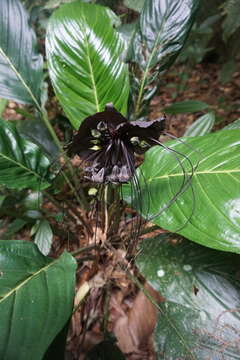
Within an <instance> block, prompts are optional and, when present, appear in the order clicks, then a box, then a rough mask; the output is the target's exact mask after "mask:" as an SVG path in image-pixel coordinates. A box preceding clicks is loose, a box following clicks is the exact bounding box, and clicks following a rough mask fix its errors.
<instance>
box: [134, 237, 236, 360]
mask: <svg viewBox="0 0 240 360" xmlns="http://www.w3.org/2000/svg"><path fill="white" fill-rule="evenodd" d="M169 240H170V241H169ZM140 254H141V255H140V256H139V257H138V258H137V265H138V267H139V269H140V271H141V273H142V274H143V276H144V277H145V278H146V279H147V280H148V281H149V282H150V284H151V285H152V286H153V287H154V288H155V289H156V290H157V291H159V292H160V293H161V295H162V296H163V297H164V298H165V299H166V301H165V302H164V303H162V304H161V307H160V314H159V320H158V324H157V328H156V330H155V348H156V349H157V354H158V359H171V360H179V359H180V358H181V359H186V360H187V359H189V360H190V359H191V360H193V359H194V360H206V359H211V360H220V359H224V360H232V359H240V348H239V329H240V315H239V302H240V281H239V278H238V277H237V271H238V270H239V266H238V264H239V259H238V256H237V255H233V254H226V253H222V252H220V251H214V250H210V249H207V248H205V247H202V246H199V245H196V244H193V243H190V242H187V241H180V242H177V243H176V242H175V245H173V243H172V242H171V239H164V236H163V237H158V238H155V239H146V240H145V241H144V242H143V244H142V246H141V252H140Z"/></svg>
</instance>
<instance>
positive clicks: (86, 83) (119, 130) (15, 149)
mask: <svg viewBox="0 0 240 360" xmlns="http://www.w3.org/2000/svg"><path fill="white" fill-rule="evenodd" d="M61 2H66V4H62V5H61V6H59V5H60V3H61ZM96 3H97V1H92V2H91V1H75V2H71V1H59V0H58V1H51V2H48V4H47V5H46V4H44V5H45V10H44V11H46V8H47V12H48V11H49V12H51V11H52V10H51V9H52V8H54V9H55V8H57V9H56V10H54V12H53V14H52V15H51V17H50V19H49V21H48V25H47V34H46V54H47V63H46V66H44V62H43V60H44V59H43V56H42V55H41V54H40V52H38V50H37V39H36V36H35V34H34V31H33V29H32V28H31V26H30V25H29V16H28V13H27V11H26V9H25V8H24V7H23V5H22V3H21V2H20V0H9V1H2V2H1V4H0V23H1V25H2V31H1V36H0V59H1V65H0V77H1V82H0V96H1V97H2V98H4V99H12V100H13V101H15V102H17V103H21V104H24V105H25V107H24V109H21V110H19V111H20V112H21V114H22V115H23V116H24V117H25V119H24V120H21V121H19V122H15V123H14V122H11V121H8V120H3V119H2V120H0V186H1V188H0V190H1V196H0V211H1V217H2V223H1V225H2V226H3V225H4V226H5V227H6V226H7V224H8V228H7V229H6V230H5V232H4V235H5V238H3V237H2V240H0V291H1V294H0V312H1V324H0V358H1V359H3V360H10V359H19V360H22V359H24V360H26V359H36V360H37V359H43V358H44V359H52V358H53V357H56V354H58V358H59V359H60V358H62V359H63V358H64V353H65V343H66V335H67V331H68V327H69V321H70V319H71V316H72V313H73V312H74V311H76V310H77V309H78V307H79V305H80V304H81V301H82V300H83V299H86V297H87V294H88V293H89V291H90V288H91V286H93V285H92V284H91V282H90V281H89V279H87V280H86V281H85V282H84V283H83V285H82V286H81V287H80V288H79V289H77V294H76V297H75V285H76V280H75V276H76V270H77V266H78V267H79V268H80V269H81V267H82V265H83V264H84V262H85V261H86V260H87V261H88V262H89V263H93V264H94V265H93V266H92V269H91V271H92V273H93V272H94V269H96V267H97V264H98V262H97V261H99V262H101V261H103V259H105V258H106V256H107V249H110V250H111V252H114V251H115V250H116V249H119V248H120V249H121V250H123V249H124V250H125V253H126V255H128V256H129V257H130V258H131V260H132V261H135V264H136V266H137V268H138V271H139V273H140V274H141V275H143V276H144V277H145V279H146V280H147V281H148V282H149V283H150V284H151V285H152V287H153V288H155V290H156V291H157V292H159V293H160V294H161V295H162V296H163V297H164V299H165V301H163V302H161V303H158V302H157V301H156V300H155V299H154V298H153V297H152V296H150V294H149V292H148V291H146V290H145V288H144V287H143V284H142V282H140V281H139V280H138V278H137V277H135V276H133V275H132V273H131V272H130V271H127V270H126V273H127V276H129V277H130V279H131V280H132V281H134V282H135V283H136V285H137V286H138V287H139V288H140V289H141V290H142V291H143V292H144V294H145V295H146V296H147V297H148V298H149V299H150V300H151V302H152V303H153V304H154V306H156V309H157V311H158V313H159V317H158V320H157V325H156V328H155V331H154V344H155V350H156V354H157V358H158V359H167V358H169V359H170V358H171V359H175V360H177V359H179V358H182V359H200V360H201V359H202V360H203V359H206V358H212V359H217V358H219V357H222V358H224V359H236V358H238V357H239V348H238V347H239V345H238V342H237V339H238V338H239V315H238V307H239V296H240V284H239V280H238V279H237V276H236V265H235V263H236V261H237V260H238V259H239V258H238V256H239V255H238V254H239V252H240V243H239V229H240V220H239V219H240V216H239V214H240V212H239V191H238V188H239V186H238V184H239V181H240V176H239V175H240V169H239V135H240V130H239V122H237V123H236V128H234V129H230V128H227V129H225V130H222V131H218V132H215V133H209V132H210V131H211V129H212V127H213V124H214V114H213V113H212V112H208V113H206V114H204V115H202V116H201V117H200V118H199V119H198V120H197V121H196V122H195V123H194V124H193V125H192V126H191V127H190V128H189V129H188V130H187V132H186V134H185V135H186V136H185V137H184V138H183V139H176V138H175V139H173V140H171V141H167V142H165V141H163V140H162V139H161V138H160V139H159V136H161V135H162V134H163V133H164V134H165V135H167V136H168V137H171V134H169V133H168V132H167V131H166V129H165V116H162V117H161V119H155V120H152V121H149V120H148V115H149V103H150V100H151V99H152V98H153V96H154V94H155V93H156V91H157V90H158V88H159V86H160V79H161V77H162V76H163V72H164V71H165V70H167V69H169V68H170V66H171V65H172V64H173V62H174V61H175V59H176V57H177V56H178V54H179V53H180V52H181V50H182V48H183V46H184V44H185V41H186V39H187V37H188V34H189V32H190V30H191V27H192V25H193V21H194V18H195V16H196V13H197V11H198V5H199V1H198V0H184V1H181V2H179V1H178V0H163V1H159V0H149V1H145V2H144V4H142V5H143V6H139V5H140V2H139V3H138V4H137V10H138V11H139V12H140V11H141V12H140V14H139V17H138V19H137V21H136V22H135V23H134V24H133V25H131V27H130V29H131V34H128V35H130V36H126V34H125V35H124V36H123V31H122V27H121V25H119V24H120V20H119V18H118V17H117V15H116V14H115V13H113V11H112V10H110V9H109V8H108V7H105V6H102V5H99V4H96ZM125 3H127V4H128V6H130V7H133V8H134V6H135V5H134V3H136V2H134V1H133V2H132V3H133V4H132V5H131V4H130V5H129V3H130V1H126V2H125ZM141 3H142V2H141ZM30 5H31V4H30ZM36 5H37V8H38V10H39V9H40V11H43V9H42V5H41V2H36ZM25 6H29V1H26V2H25ZM6 19H7V21H6ZM116 27H117V28H116ZM48 76H49V78H50V79H51V83H52V85H53V88H54V91H55V94H56V97H57V100H58V101H59V102H60V104H61V106H62V109H63V111H64V113H65V115H66V118H65V117H64V118H63V117H62V118H61V120H59V121H58V120H57V119H55V123H56V124H57V126H56V127H55V128H57V129H59V128H60V129H61V133H60V135H61V136H62V135H64V134H65V135H66V134H68V136H69V133H71V132H75V134H74V136H73V138H72V139H71V140H70V142H69V143H68V144H66V143H65V142H64V141H63V137H64V136H62V139H61V140H60V137H59V136H58V135H57V132H56V131H55V128H54V126H53V122H51V121H50V119H49V113H50V111H51V108H50V106H49V102H47V101H46V100H47V99H46V95H47V92H46V85H47V83H48ZM44 85H45V86H44ZM49 100H50V99H49ZM110 104H111V105H110ZM46 106H47V107H48V111H47V109H46ZM207 108H208V105H207V104H205V103H203V102H201V101H185V102H182V103H175V104H174V105H172V106H170V107H166V108H165V109H162V110H163V111H165V112H166V114H167V115H168V114H178V113H181V112H183V111H184V112H199V111H202V110H205V109H207ZM67 119H68V120H67ZM63 133H64V134H63ZM207 133H208V134H207ZM136 153H137V154H138V156H139V155H140V158H139V157H138V156H137V155H136ZM143 153H144V160H143V159H142V157H141V155H142V154H143ZM74 155H79V156H80V158H81V162H80V165H79V163H78V164H77V166H75V163H74V161H71V160H72V157H73V156H74ZM83 160H84V161H85V162H82V161H83ZM140 161H142V164H141V165H140V166H138V167H137V165H138V164H139V162H140ZM62 163H64V166H62ZM46 201H47V202H48V204H50V205H51V206H48V207H46V206H45V205H46ZM53 207H54V208H55V210H54V211H52V209H53ZM130 208H131V210H130ZM56 209H57V210H56ZM140 216H141V218H140ZM9 219H10V221H9ZM123 219H124V221H123ZM62 220H64V223H65V225H64V226H67V227H68V228H67V231H65V229H64V227H59V226H53V224H61V223H62ZM148 221H151V222H152V223H153V225H154V230H156V229H158V228H160V227H161V228H163V229H166V230H168V233H167V234H165V235H160V236H158V237H155V238H153V239H145V240H144V241H142V242H141V243H139V236H140V234H141V231H143V232H145V233H147V232H148V228H145V229H143V225H144V224H146V223H147V222H148ZM9 223H10V225H9ZM70 224H71V226H70ZM73 224H75V225H76V224H77V226H78V227H75V228H74V230H72V225H73ZM21 229H27V230H28V233H29V234H30V236H31V237H32V239H33V240H34V243H33V242H30V241H24V240H13V238H14V236H15V235H16V234H17V232H19V230H21ZM79 229H80V230H79ZM55 230H56V231H58V234H59V233H60V236H59V238H60V240H59V248H60V249H59V250H57V249H56V247H54V248H52V251H51V253H50V255H51V256H47V255H49V252H50V249H51V247H52V238H53V234H54V231H55ZM150 230H152V227H151V228H150V229H149V231H150ZM79 233H80V235H79ZM176 233H177V234H178V235H181V237H179V238H177V239H179V240H178V241H176V235H174V234H176ZM183 237H184V238H185V239H184V238H183ZM189 240H190V241H189ZM89 242H91V243H89ZM69 244H70V246H69ZM77 245H78V246H77ZM69 247H70V249H71V250H72V252H71V253H70V252H68V251H67V250H68V249H69ZM63 249H65V251H64V252H63ZM139 250H140V256H138V257H136V255H137V253H139ZM59 254H61V255H59ZM76 259H77V261H76ZM128 259H129V258H128ZM123 261H126V260H123ZM123 261H122V262H121V261H120V260H119V261H118V262H117V264H114V266H118V267H119V268H120V269H122V268H124V269H126V262H123ZM104 285H106V286H105V287H107V288H109V287H108V286H109V284H108V283H107V281H106V283H105V284H104ZM74 297H75V304H76V307H75V308H74V309H73V302H74ZM105 305H106V306H105V314H104V320H103V330H104V331H103V332H104V337H105V338H104V341H103V342H101V343H100V344H99V345H98V346H97V347H96V348H94V349H93V350H92V351H91V352H90V353H89V354H88V358H90V359H95V358H99V357H96V356H97V355H98V356H100V355H101V357H100V358H104V356H105V355H106V352H109V351H112V352H113V354H115V355H112V358H117V356H118V358H120V359H121V358H124V355H123V354H122V353H120V350H119V349H118V348H117V347H116V346H115V345H114V344H113V343H114V341H112V340H109V333H108V316H107V313H108V309H106V308H107V305H108V301H107V300H106V301H105ZM139 316H140V314H139ZM53 354H54V355H53ZM114 356H115V357H114Z"/></svg>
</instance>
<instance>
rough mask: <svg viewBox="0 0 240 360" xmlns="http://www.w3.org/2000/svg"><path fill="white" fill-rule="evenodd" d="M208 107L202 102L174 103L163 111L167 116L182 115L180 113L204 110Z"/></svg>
mask: <svg viewBox="0 0 240 360" xmlns="http://www.w3.org/2000/svg"><path fill="white" fill-rule="evenodd" d="M208 107H209V105H208V104H206V103H204V102H203V101H197V100H186V101H180V102H176V103H174V104H173V105H170V106H167V107H166V108H165V109H164V111H165V112H166V113H167V114H173V115H175V114H182V113H191V112H198V111H202V110H205V109H207V108H208Z"/></svg>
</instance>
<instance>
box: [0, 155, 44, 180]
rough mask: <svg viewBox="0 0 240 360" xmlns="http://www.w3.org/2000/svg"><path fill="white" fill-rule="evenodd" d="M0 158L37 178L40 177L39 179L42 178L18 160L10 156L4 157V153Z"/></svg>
mask: <svg viewBox="0 0 240 360" xmlns="http://www.w3.org/2000/svg"><path fill="white" fill-rule="evenodd" d="M0 157H2V158H4V159H5V160H7V161H9V162H12V163H13V164H15V165H17V166H18V167H20V168H22V169H24V170H25V171H26V172H28V173H31V174H33V175H35V176H36V177H38V178H41V176H40V175H39V174H38V173H36V172H35V171H33V170H32V169H29V168H27V167H26V166H24V165H23V164H21V163H19V162H17V161H16V160H13V159H11V158H9V157H8V156H6V155H4V154H3V153H0Z"/></svg>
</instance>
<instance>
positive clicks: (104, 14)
mask: <svg viewBox="0 0 240 360" xmlns="http://www.w3.org/2000/svg"><path fill="white" fill-rule="evenodd" d="M123 51H124V41H123V40H122V38H121V36H120V35H119V34H118V33H117V32H116V31H115V30H114V29H113V27H112V25H111V18H110V17H109V13H108V10H107V9H106V8H104V7H102V6H99V5H93V4H86V3H81V2H74V3H70V4H64V5H63V6H62V7H61V8H60V9H58V10H57V11H56V12H55V13H54V15H53V16H52V17H51V19H50V22H49V27H48V33H47V56H48V63H49V74H50V77H51V80H52V83H53V86H54V89H55V92H56V94H57V97H58V99H59V101H60V103H61V105H62V106H63V109H64V111H65V112H66V114H67V116H68V117H69V119H70V121H71V123H72V125H73V126H74V127H75V128H78V127H79V125H80V123H81V121H82V120H83V119H84V118H86V117H87V116H89V115H92V114H94V113H96V112H98V111H102V110H104V107H105V105H106V104H107V103H109V102H112V103H113V104H114V106H115V107H116V108H117V109H118V111H120V112H121V113H123V114H125V113H126V110H127V102H128V93H129V80H128V69H127V65H126V64H124V63H123V61H122V60H121V55H122V52H123Z"/></svg>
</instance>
